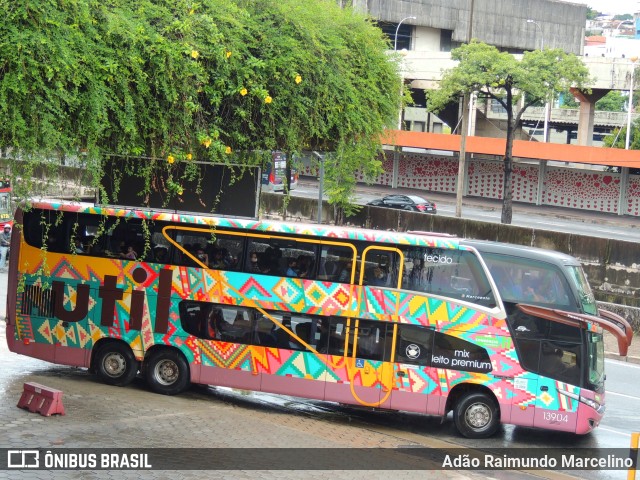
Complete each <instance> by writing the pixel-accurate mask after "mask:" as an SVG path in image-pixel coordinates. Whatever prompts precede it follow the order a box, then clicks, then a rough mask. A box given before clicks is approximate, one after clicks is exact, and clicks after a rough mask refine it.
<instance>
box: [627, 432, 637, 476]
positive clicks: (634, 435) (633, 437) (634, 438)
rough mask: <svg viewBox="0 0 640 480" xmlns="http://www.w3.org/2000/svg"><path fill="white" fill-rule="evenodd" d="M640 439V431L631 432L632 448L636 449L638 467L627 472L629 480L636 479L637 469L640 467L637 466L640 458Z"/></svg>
mask: <svg viewBox="0 0 640 480" xmlns="http://www.w3.org/2000/svg"><path fill="white" fill-rule="evenodd" d="M639 440H640V433H639V432H633V433H632V434H631V450H632V451H633V450H635V452H636V459H635V460H636V468H630V469H629V471H628V472H627V480H636V471H637V469H638V467H637V462H638V460H640V459H639V458H638V457H639V456H640V455H638V444H639V443H640V442H639Z"/></svg>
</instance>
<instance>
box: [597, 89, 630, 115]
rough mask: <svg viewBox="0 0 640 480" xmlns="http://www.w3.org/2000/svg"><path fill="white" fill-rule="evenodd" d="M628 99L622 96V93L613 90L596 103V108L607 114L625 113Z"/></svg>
mask: <svg viewBox="0 0 640 480" xmlns="http://www.w3.org/2000/svg"><path fill="white" fill-rule="evenodd" d="M627 98H628V96H624V95H622V92H620V91H618V90H611V91H609V92H608V93H607V94H606V95H605V96H604V97H602V98H601V99H600V100H598V101H597V102H596V107H595V108H596V110H604V111H607V112H624V111H625V105H626V103H627Z"/></svg>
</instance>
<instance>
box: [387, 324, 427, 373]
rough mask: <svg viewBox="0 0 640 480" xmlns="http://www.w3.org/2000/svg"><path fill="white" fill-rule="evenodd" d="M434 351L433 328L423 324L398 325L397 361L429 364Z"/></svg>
mask: <svg viewBox="0 0 640 480" xmlns="http://www.w3.org/2000/svg"><path fill="white" fill-rule="evenodd" d="M432 352H433V329H431V328H428V327H425V326H423V325H407V324H400V325H398V336H397V340H396V357H395V361H396V362H400V363H408V364H411V365H422V366H429V365H430V364H431V353H432Z"/></svg>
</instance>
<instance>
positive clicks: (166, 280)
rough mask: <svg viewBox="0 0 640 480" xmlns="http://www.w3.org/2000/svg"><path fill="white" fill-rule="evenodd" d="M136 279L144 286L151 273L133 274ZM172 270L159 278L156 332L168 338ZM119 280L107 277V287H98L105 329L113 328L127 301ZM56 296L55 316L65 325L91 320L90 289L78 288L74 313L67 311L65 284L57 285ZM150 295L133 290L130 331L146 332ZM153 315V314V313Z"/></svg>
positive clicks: (86, 286) (138, 271)
mask: <svg viewBox="0 0 640 480" xmlns="http://www.w3.org/2000/svg"><path fill="white" fill-rule="evenodd" d="M132 276H133V279H134V281H136V282H137V283H139V284H141V283H144V282H145V281H146V280H147V272H146V271H145V270H144V269H142V268H136V269H135V270H134V271H133V274H132ZM172 276H173V272H172V271H171V270H160V273H159V275H158V277H159V278H158V296H157V302H156V309H155V316H154V318H155V326H154V332H155V333H161V334H166V333H167V332H168V330H169V308H170V306H171V278H172ZM117 281H118V277H116V276H114V275H105V276H104V283H103V284H102V285H100V287H98V297H100V298H101V299H102V310H101V312H100V325H102V326H103V327H113V322H114V319H115V314H114V312H115V307H116V302H117V301H118V300H122V298H123V297H124V292H125V289H124V288H119V287H118V286H117V285H118V283H117ZM51 283H52V287H53V292H54V308H53V315H54V316H55V317H56V318H58V319H60V320H62V321H63V322H79V321H81V320H84V319H85V318H87V314H88V313H89V285H84V284H81V285H78V286H77V287H76V288H77V295H76V305H75V308H74V309H73V310H67V309H66V308H65V307H64V296H65V295H64V286H65V283H64V282H60V281H57V280H56V281H53V282H51ZM145 297H146V294H145V292H144V291H143V290H133V291H132V292H131V309H130V312H129V329H131V330H142V317H143V313H144V301H145ZM150 313H152V312H150Z"/></svg>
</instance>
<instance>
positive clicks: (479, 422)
mask: <svg viewBox="0 0 640 480" xmlns="http://www.w3.org/2000/svg"><path fill="white" fill-rule="evenodd" d="M465 417H466V420H467V423H468V424H469V425H470V426H471V427H473V428H476V429H478V428H484V427H486V426H487V425H488V424H489V423H490V422H491V409H490V408H489V407H488V406H487V405H485V404H484V403H474V404H473V405H470V406H469V408H467V412H466V415H465Z"/></svg>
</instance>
